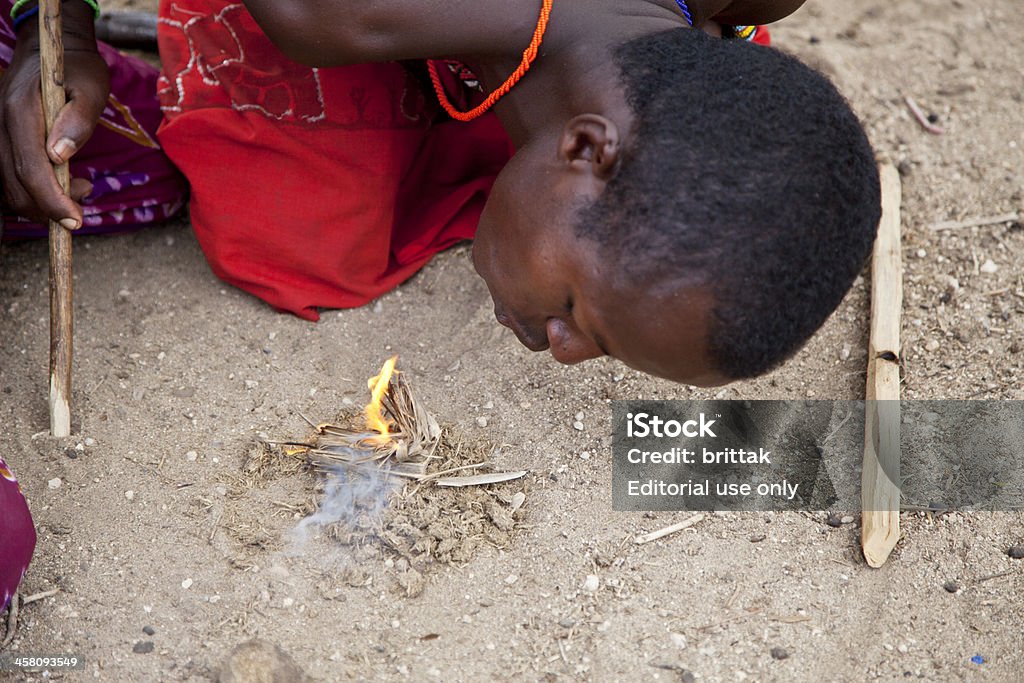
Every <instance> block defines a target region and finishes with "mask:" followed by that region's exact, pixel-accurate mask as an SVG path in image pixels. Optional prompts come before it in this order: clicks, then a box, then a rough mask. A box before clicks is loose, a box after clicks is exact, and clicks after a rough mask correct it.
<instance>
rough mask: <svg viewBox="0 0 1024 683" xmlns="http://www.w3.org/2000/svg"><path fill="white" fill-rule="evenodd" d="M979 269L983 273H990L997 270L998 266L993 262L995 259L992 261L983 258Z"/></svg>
mask: <svg viewBox="0 0 1024 683" xmlns="http://www.w3.org/2000/svg"><path fill="white" fill-rule="evenodd" d="M979 270H981V272H983V273H987V274H989V275H991V274H992V273H994V272H996V271H998V270H999V266H997V265H996V264H995V261H993V260H992V259H985V262H984V263H982V264H981V268H980V269H979Z"/></svg>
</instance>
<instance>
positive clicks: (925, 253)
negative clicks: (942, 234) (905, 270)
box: [917, 249, 928, 258]
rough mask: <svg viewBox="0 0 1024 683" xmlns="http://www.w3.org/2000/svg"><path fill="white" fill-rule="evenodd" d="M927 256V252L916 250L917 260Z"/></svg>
mask: <svg viewBox="0 0 1024 683" xmlns="http://www.w3.org/2000/svg"><path fill="white" fill-rule="evenodd" d="M927 255H928V252H927V251H925V250H924V249H918V250H917V258H924V257H925V256H927Z"/></svg>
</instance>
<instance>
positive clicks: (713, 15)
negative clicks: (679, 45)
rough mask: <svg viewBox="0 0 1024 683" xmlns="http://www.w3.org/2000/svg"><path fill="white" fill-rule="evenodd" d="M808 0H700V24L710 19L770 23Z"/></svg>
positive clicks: (697, 19) (742, 24)
mask: <svg viewBox="0 0 1024 683" xmlns="http://www.w3.org/2000/svg"><path fill="white" fill-rule="evenodd" d="M804 2H806V0H700V1H698V2H697V3H696V4H697V5H698V9H697V17H695V19H696V21H697V23H698V24H700V23H703V22H704V21H707V20H709V19H712V20H714V21H717V22H719V23H721V24H731V25H734V26H737V25H739V26H750V25H753V24H770V23H771V22H773V21H778V20H779V19H783V18H785V17H788V16H789V15H790V14H792V13H793V12H795V11H797V10H798V9H800V6H801V5H803V4H804Z"/></svg>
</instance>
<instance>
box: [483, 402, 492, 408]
mask: <svg viewBox="0 0 1024 683" xmlns="http://www.w3.org/2000/svg"><path fill="white" fill-rule="evenodd" d="M493 408H494V401H488V402H487V403H485V404H484V410H491V409H493Z"/></svg>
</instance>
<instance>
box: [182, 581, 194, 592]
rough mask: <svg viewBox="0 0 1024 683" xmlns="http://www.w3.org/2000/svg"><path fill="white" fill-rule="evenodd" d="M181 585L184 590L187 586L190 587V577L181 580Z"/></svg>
mask: <svg viewBox="0 0 1024 683" xmlns="http://www.w3.org/2000/svg"><path fill="white" fill-rule="evenodd" d="M181 587H182V588H184V589H185V590H188V589H189V588H191V587H192V579H185V580H184V581H182V582H181Z"/></svg>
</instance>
